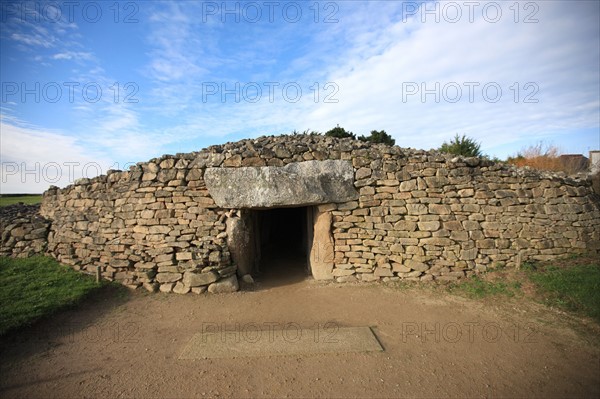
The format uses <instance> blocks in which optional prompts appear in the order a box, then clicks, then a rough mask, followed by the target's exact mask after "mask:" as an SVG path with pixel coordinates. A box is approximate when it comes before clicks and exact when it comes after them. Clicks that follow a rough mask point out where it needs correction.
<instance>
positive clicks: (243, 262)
mask: <svg viewBox="0 0 600 399" xmlns="http://www.w3.org/2000/svg"><path fill="white" fill-rule="evenodd" d="M244 219H246V218H244V217H231V218H229V219H227V221H226V222H225V223H226V225H227V230H226V231H227V246H228V247H229V252H231V256H232V258H233V261H234V263H235V264H236V265H237V272H238V275H239V276H243V275H245V274H250V273H252V266H253V264H254V259H255V253H254V245H253V244H254V243H253V241H252V240H251V237H250V226H249V225H248V224H249V223H247V222H246V220H244Z"/></svg>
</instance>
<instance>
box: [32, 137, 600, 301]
mask: <svg viewBox="0 0 600 399" xmlns="http://www.w3.org/2000/svg"><path fill="white" fill-rule="evenodd" d="M327 159H333V160H338V159H339V160H347V161H348V162H351V163H352V166H353V167H354V174H355V183H354V185H355V187H356V190H357V191H358V193H359V197H358V200H356V201H350V202H344V203H334V204H322V205H321V206H319V211H321V212H330V213H331V216H332V226H331V233H332V237H333V245H334V264H335V266H334V269H333V276H334V277H335V279H336V280H337V281H340V282H344V281H357V280H358V281H372V280H380V279H381V280H384V281H389V280H397V279H411V280H417V279H418V280H454V279H457V278H460V277H463V276H468V275H470V274H473V273H475V272H477V271H483V270H486V269H487V268H489V267H492V266H494V265H498V264H505V265H508V266H512V265H517V264H518V263H519V262H521V261H525V260H528V259H549V258H552V257H556V256H560V255H564V254H567V253H570V252H573V251H597V250H598V249H599V243H600V236H599V234H600V233H599V232H600V208H599V201H598V198H597V196H595V195H594V194H593V193H592V191H591V188H590V183H589V181H587V180H573V179H570V178H567V177H564V176H563V177H561V176H558V175H555V174H543V173H538V172H534V171H530V170H520V169H516V168H513V167H511V166H507V165H504V164H497V163H493V162H491V161H488V160H482V159H479V158H465V159H463V158H455V157H452V156H448V155H443V154H439V153H435V152H426V151H419V150H412V149H401V148H399V147H395V146H394V147H388V146H385V145H372V144H369V143H364V142H360V141H356V140H350V139H336V138H331V137H324V136H318V135H292V136H277V137H273V136H271V137H260V138H258V139H248V140H242V141H239V142H236V143H227V144H224V145H219V146H212V147H209V148H207V149H205V150H203V151H201V152H196V153H190V154H177V155H175V156H172V155H165V156H163V157H161V158H157V159H152V160H150V161H149V162H146V163H139V164H137V165H135V166H133V167H132V168H130V170H129V171H109V173H107V175H104V176H99V177H96V178H93V179H82V180H80V181H77V182H76V183H75V184H73V185H71V186H68V187H66V188H64V189H58V188H51V189H50V190H48V191H47V192H46V193H45V195H44V200H43V206H42V214H43V215H45V216H46V217H48V218H50V219H52V220H53V222H52V228H51V232H50V235H49V237H48V241H49V242H48V249H49V252H50V253H51V254H53V255H54V256H56V257H57V258H58V259H59V260H60V261H61V262H64V263H67V264H70V265H72V266H73V267H75V268H77V269H81V270H83V271H87V272H94V271H95V268H96V267H97V266H100V267H101V268H102V274H103V276H104V277H105V278H107V279H109V280H117V281H120V282H122V283H123V284H125V285H128V286H130V287H132V288H137V287H140V286H143V287H144V288H146V289H148V290H150V291H156V290H158V289H160V291H163V292H176V293H187V292H195V293H201V292H204V291H209V292H223V291H233V290H237V289H238V285H237V278H236V276H235V275H236V267H235V266H234V265H233V261H232V259H231V256H230V252H229V249H228V247H227V233H226V220H227V218H228V217H229V215H230V213H231V211H232V210H231V209H222V208H219V207H218V206H217V205H215V202H214V201H213V199H212V198H211V196H210V194H209V192H208V190H207V188H206V185H205V182H204V172H205V170H206V168H211V167H224V168H237V167H262V166H273V167H280V166H284V165H287V164H290V163H293V162H304V161H312V160H327Z"/></svg>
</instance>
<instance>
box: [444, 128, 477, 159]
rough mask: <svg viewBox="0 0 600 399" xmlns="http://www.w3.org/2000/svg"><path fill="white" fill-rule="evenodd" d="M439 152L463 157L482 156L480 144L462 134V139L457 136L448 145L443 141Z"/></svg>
mask: <svg viewBox="0 0 600 399" xmlns="http://www.w3.org/2000/svg"><path fill="white" fill-rule="evenodd" d="M439 151H441V152H446V153H449V154H454V155H462V156H464V157H480V156H481V155H482V154H481V144H479V143H478V142H477V141H475V140H474V139H472V138H469V137H467V136H465V135H464V134H463V136H462V137H459V136H458V134H457V135H456V136H454V139H452V141H450V142H449V143H447V142H445V141H444V144H442V146H441V147H440V148H439Z"/></svg>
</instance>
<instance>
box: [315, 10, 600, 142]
mask: <svg viewBox="0 0 600 399" xmlns="http://www.w3.org/2000/svg"><path fill="white" fill-rule="evenodd" d="M511 4H512V2H511V3H510V4H509V3H503V5H504V13H503V15H504V16H505V17H504V18H502V19H501V20H500V21H499V22H498V23H489V22H486V21H485V20H484V19H483V18H481V16H480V17H479V18H477V20H476V21H475V22H474V23H469V21H468V19H466V18H463V19H464V21H461V22H460V23H457V24H450V23H445V22H443V19H442V21H441V22H440V23H435V22H434V21H433V20H432V21H431V22H427V23H422V22H421V21H420V20H419V19H414V18H413V19H410V20H408V21H407V22H405V23H403V22H401V21H398V22H395V23H391V24H389V25H382V26H380V28H376V29H375V31H374V32H370V33H369V34H366V35H365V34H359V35H358V36H356V38H355V43H354V45H353V46H351V47H350V49H349V50H348V54H350V55H351V56H349V57H344V58H343V59H345V62H344V63H342V64H341V65H340V66H339V67H338V68H337V70H334V71H332V72H331V74H330V80H332V81H334V82H336V83H337V84H338V85H339V87H340V92H339V100H340V101H339V104H334V105H329V104H322V105H321V106H320V107H318V108H316V109H315V110H314V111H313V112H312V113H311V114H310V116H309V117H307V118H306V120H307V124H310V125H311V126H316V127H318V128H320V129H328V128H330V127H331V126H335V124H336V123H340V124H342V125H343V126H344V127H346V128H349V129H351V130H354V131H355V132H356V131H358V132H359V133H366V132H368V131H370V130H371V129H382V128H385V129H386V130H387V131H388V132H390V133H392V134H393V135H394V136H395V137H396V139H397V143H398V144H400V145H402V146H412V147H420V148H430V147H437V146H439V144H441V142H442V141H443V140H444V139H448V138H450V137H452V136H453V135H454V134H455V133H461V134H462V133H466V134H468V135H471V136H473V137H475V138H477V139H478V140H480V141H482V142H483V144H484V147H486V149H492V148H493V147H495V146H499V145H502V144H505V143H507V142H517V141H519V140H522V139H524V138H525V137H527V139H533V138H535V139H537V138H543V137H545V135H551V134H556V132H557V131H563V132H565V134H568V132H569V131H570V130H571V129H578V128H589V127H597V126H598V120H599V109H600V101H599V98H598V90H597V88H598V85H599V76H598V73H597V71H598V68H599V61H598V59H599V54H598V43H599V39H598V35H597V34H596V35H593V34H592V35H590V32H594V31H596V33H597V29H598V5H597V3H596V4H595V5H594V4H593V3H586V5H587V6H589V8H588V9H585V8H584V9H581V8H578V7H577V6H576V5H571V4H572V3H568V4H567V3H561V2H538V3H537V4H538V5H539V7H540V9H539V13H538V14H537V18H538V19H539V21H540V22H539V23H537V24H522V23H521V24H515V23H514V21H513V15H512V14H510V12H511V11H510V10H509V9H508V6H510V5H511ZM429 6H430V7H431V5H429ZM430 19H431V17H430ZM371 28H372V26H371ZM381 38H385V39H381ZM380 40H384V41H385V42H389V43H391V45H389V46H386V47H385V49H384V50H383V51H382V52H381V53H380V54H377V53H376V52H375V53H371V54H369V55H368V56H367V57H365V56H364V55H363V54H361V52H362V49H364V48H366V47H369V43H370V42H373V45H374V46H376V45H377V43H378V42H380ZM356 49H359V50H360V51H356ZM411 82H414V83H416V84H417V85H418V87H419V94H418V95H414V96H408V97H407V98H406V99H405V101H403V95H402V92H403V90H402V89H403V85H404V87H406V85H407V84H408V85H412V83H411ZM423 82H424V83H425V84H426V88H427V89H434V88H435V84H436V83H437V82H439V84H440V94H442V96H441V98H440V100H439V102H436V101H435V99H434V96H433V95H427V96H426V97H425V101H422V99H421V96H420V94H421V93H422V91H421V86H420V85H421V83H423ZM452 82H457V83H458V84H459V85H460V86H462V87H463V93H462V94H463V96H462V100H461V101H459V102H457V103H455V104H453V103H450V102H448V101H445V100H444V97H443V92H442V89H443V87H444V85H445V84H448V83H452ZM465 82H478V83H479V84H480V86H479V87H478V88H476V90H475V95H476V96H475V100H474V102H473V103H470V102H469V101H468V88H467V87H465V86H464V83H465ZM515 82H518V87H519V97H520V98H519V101H518V102H517V103H515V101H514V95H515V91H516V88H517V86H513V84H514V83H515ZM529 82H531V83H533V85H530V86H525V85H526V84H527V83H529ZM486 83H496V84H497V85H498V86H499V87H501V89H502V96H501V100H500V101H498V102H497V103H492V102H489V101H486V99H485V97H484V95H483V93H482V87H483V86H484V84H486ZM447 87H448V88H449V89H450V88H451V87H450V86H447ZM511 87H512V89H511ZM538 88H539V91H538V92H537V93H536V94H535V95H533V98H534V99H537V100H538V103H536V104H535V103H534V104H528V103H524V102H523V100H524V97H525V96H526V95H527V94H532V93H533V92H534V91H535V90H537V89H538ZM448 93H449V94H450V95H449V96H448V97H453V96H452V92H448ZM490 93H491V94H492V95H493V91H490Z"/></svg>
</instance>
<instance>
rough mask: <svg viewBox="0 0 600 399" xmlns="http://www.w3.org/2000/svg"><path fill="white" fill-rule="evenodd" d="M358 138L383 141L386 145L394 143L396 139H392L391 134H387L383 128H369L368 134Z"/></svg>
mask: <svg viewBox="0 0 600 399" xmlns="http://www.w3.org/2000/svg"><path fill="white" fill-rule="evenodd" d="M358 139H359V140H360V141H368V142H369V143H383V144H387V145H394V144H396V140H394V139H393V138H392V136H390V135H389V134H387V133H386V132H385V130H380V131H377V130H371V135H370V136H360V137H359V138H358Z"/></svg>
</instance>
